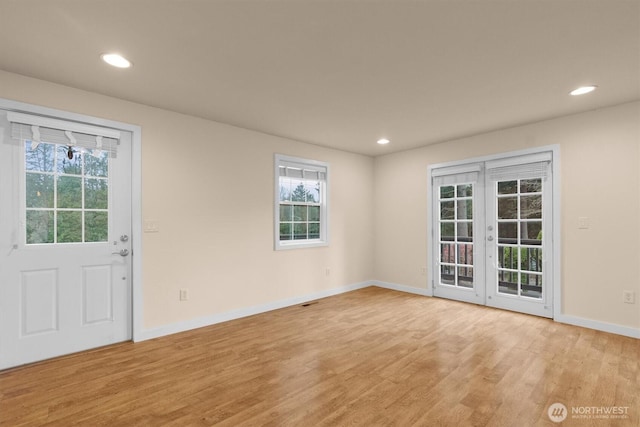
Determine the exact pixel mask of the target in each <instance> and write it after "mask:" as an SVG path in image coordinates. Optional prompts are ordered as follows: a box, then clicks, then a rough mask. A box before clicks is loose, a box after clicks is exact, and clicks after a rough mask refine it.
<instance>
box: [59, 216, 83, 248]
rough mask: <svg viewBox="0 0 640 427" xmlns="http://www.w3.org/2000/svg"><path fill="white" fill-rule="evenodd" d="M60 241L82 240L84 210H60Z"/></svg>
mask: <svg viewBox="0 0 640 427" xmlns="http://www.w3.org/2000/svg"><path fill="white" fill-rule="evenodd" d="M57 226H58V236H57V240H58V243H75V242H82V212H80V211H58V221H57Z"/></svg>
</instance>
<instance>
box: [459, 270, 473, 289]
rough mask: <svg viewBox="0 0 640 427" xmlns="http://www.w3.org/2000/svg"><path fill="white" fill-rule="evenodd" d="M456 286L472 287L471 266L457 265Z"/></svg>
mask: <svg viewBox="0 0 640 427" xmlns="http://www.w3.org/2000/svg"><path fill="white" fill-rule="evenodd" d="M458 286H462V287H463V288H473V267H458Z"/></svg>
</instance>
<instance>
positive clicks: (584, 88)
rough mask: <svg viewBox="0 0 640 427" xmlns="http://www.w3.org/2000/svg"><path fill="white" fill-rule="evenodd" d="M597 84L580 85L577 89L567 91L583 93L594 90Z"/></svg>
mask: <svg viewBox="0 0 640 427" xmlns="http://www.w3.org/2000/svg"><path fill="white" fill-rule="evenodd" d="M597 87H598V86H580V87H579V88H577V89H574V90H572V91H571V92H569V95H573V96H576V95H584V94H585V93H589V92H593V91H594V90H596V88H597Z"/></svg>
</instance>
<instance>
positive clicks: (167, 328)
mask: <svg viewBox="0 0 640 427" xmlns="http://www.w3.org/2000/svg"><path fill="white" fill-rule="evenodd" d="M371 284H372V282H361V283H354V284H351V285H347V286H341V287H338V288H332V289H327V290H324V291H320V292H315V293H313V294H307V295H302V296H299V297H293V298H288V299H285V300H280V301H274V302H270V303H267V304H261V305H256V306H253V307H247V308H240V309H237V310H231V311H226V312H224V313H219V314H214V315H211V316H205V317H199V318H197V319H190V320H185V321H182V322H177V323H172V324H169V325H164V326H159V327H157V328H152V329H146V330H143V331H140V332H139V333H138V334H136V336H134V338H133V341H135V342H139V341H145V340H150V339H153V338H159V337H163V336H165V335H171V334H176V333H178V332H184V331H189V330H191V329H196V328H202V327H204V326H210V325H215V324H216V323H222V322H228V321H229V320H235V319H240V318H242V317H247V316H253V315H255V314H260V313H266V312H267V311H271V310H277V309H279V308H284V307H289V306H292V305H297V304H302V303H305V302H308V301H313V300H317V299H320V298H326V297H330V296H333V295H338V294H343V293H345V292H351V291H355V290H356V289H362V288H366V287H369V286H371Z"/></svg>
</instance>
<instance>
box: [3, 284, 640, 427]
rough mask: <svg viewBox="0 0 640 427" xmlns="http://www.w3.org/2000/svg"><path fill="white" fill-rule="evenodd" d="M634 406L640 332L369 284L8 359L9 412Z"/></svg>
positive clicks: (380, 419) (518, 410)
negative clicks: (244, 314) (104, 343)
mask: <svg viewBox="0 0 640 427" xmlns="http://www.w3.org/2000/svg"><path fill="white" fill-rule="evenodd" d="M556 402H559V403H563V404H564V405H566V406H567V408H568V409H569V411H571V408H572V407H586V406H595V407H603V406H622V407H628V408H629V409H628V418H626V419H591V420H589V419H586V420H585V419H572V418H571V416H569V418H568V419H567V420H566V421H565V422H563V423H562V425H569V426H573V425H576V426H584V425H594V426H598V427H604V426H612V427H626V426H638V425H640V340H637V339H632V338H626V337H621V336H617V335H612V334H606V333H603V332H598V331H593V330H589V329H584V328H579V327H574V326H569V325H563V324H558V323H554V322H553V321H551V320H548V319H543V318H538V317H533V316H528V315H523V314H518V313H512V312H507V311H501V310H496V309H492V308H487V307H481V306H476V305H472V304H465V303H459V302H455V301H448V300H443V299H438V298H427V297H422V296H417V295H411V294H405V293H400V292H395V291H390V290H386V289H380V288H367V289H362V290H358V291H354V292H350V293H347V294H342V295H337V296H334V297H330V298H325V299H322V300H319V301H318V302H317V304H312V305H310V306H308V307H301V306H294V307H288V308H285V309H282V310H276V311H272V312H269V313H264V314H261V315H257V316H252V317H248V318H244V319H238V320H235V321H231V322H226V323H222V324H218V325H213V326H209V327H206V328H200V329H197V330H193V331H188V332H184V333H180V334H175V335H171V336H167V337H162V338H158V339H154V340H150V341H145V342H141V343H135V344H134V343H130V342H129V343H122V344H118V345H114V346H110V347H105V348H100V349H95V350H91V351H87V352H83V353H78V354H75V355H71V356H66V357H61V358H58V359H53V360H49V361H45V362H41V363H36V364H33V365H29V366H24V367H20V368H15V369H11V370H7V371H4V372H0V426H11V427H14V426H41V425H47V426H69V425H87V426H101V425H105V426H107V425H108V426H119V425H122V426H138V425H139V426H171V425H175V426H211V425H218V426H254V425H255V426H315V425H318V426H336V425H338V426H347V425H361V426H378V425H379V426H386V425H389V426H474V427H484V426H538V425H539V426H552V425H558V424H556V423H553V422H551V420H550V419H549V417H548V415H547V409H548V407H549V405H551V404H552V403H556Z"/></svg>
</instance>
